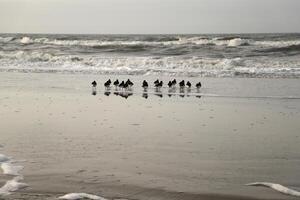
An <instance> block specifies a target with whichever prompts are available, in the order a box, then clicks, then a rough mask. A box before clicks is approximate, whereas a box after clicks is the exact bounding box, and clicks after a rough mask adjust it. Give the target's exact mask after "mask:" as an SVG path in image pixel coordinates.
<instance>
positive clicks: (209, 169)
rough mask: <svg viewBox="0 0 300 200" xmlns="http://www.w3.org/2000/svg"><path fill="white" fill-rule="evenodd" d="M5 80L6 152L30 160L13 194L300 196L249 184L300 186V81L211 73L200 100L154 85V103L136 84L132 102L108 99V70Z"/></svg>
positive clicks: (0, 101)
mask: <svg viewBox="0 0 300 200" xmlns="http://www.w3.org/2000/svg"><path fill="white" fill-rule="evenodd" d="M0 77H1V80H0V83H1V86H0V94H1V95H0V119H1V120H0V127H1V134H0V145H1V146H2V147H0V153H1V154H5V155H7V156H11V157H13V159H15V160H17V161H19V163H18V165H20V164H21V165H22V166H24V169H23V170H22V172H21V173H22V175H23V176H24V180H23V182H25V183H27V184H29V188H27V189H25V190H20V191H17V192H16V193H13V194H11V195H10V196H6V197H3V198H5V199H55V198H56V197H58V196H60V195H63V194H66V193H70V192H86V193H91V194H95V195H99V196H102V197H105V198H108V199H118V198H124V199H141V200H148V199H151V200H152V199H153V200H156V199H186V200H189V199H294V198H295V197H291V196H287V195H283V194H280V193H277V192H276V191H273V190H270V189H268V188H260V187H249V186H245V184H247V183H250V182H257V181H268V182H274V183H280V184H283V185H285V186H289V187H292V188H293V189H296V190H300V173H299V164H300V160H299V157H300V145H299V142H300V136H299V130H300V124H299V119H300V100H299V98H297V97H300V94H299V93H300V92H299V91H298V89H299V86H300V81H299V80H296V79H246V78H245V79H226V78H219V79H218V78H210V79H209V78H206V79H201V80H202V82H203V84H204V88H203V89H202V90H201V93H203V94H202V95H201V98H197V97H196V96H200V94H197V93H196V91H195V90H193V91H192V92H191V93H190V96H188V94H184V98H182V97H180V96H179V95H174V96H171V97H169V96H168V95H167V89H163V90H162V95H163V97H162V98H161V97H159V96H157V95H154V94H152V92H154V91H153V89H149V96H148V98H147V99H145V98H143V97H142V93H143V92H142V89H141V88H140V86H138V85H135V87H134V88H133V95H132V96H130V97H128V98H127V99H125V98H122V97H120V96H116V95H114V94H113V93H112V94H110V96H105V95H104V92H105V91H104V89H103V87H102V83H103V82H104V80H106V79H107V78H108V76H100V75H98V76H96V75H78V74H67V75H66V74H25V73H1V74H0ZM128 77H130V78H132V79H133V80H134V82H136V83H141V81H142V79H147V80H151V81H153V80H154V79H155V78H156V77H134V76H133V77H131V76H120V78H122V79H126V78H128ZM110 78H113V79H114V78H115V77H114V76H111V77H110ZM161 78H163V79H164V80H167V79H168V77H161ZM178 79H180V77H179V78H178ZM93 80H97V81H98V82H99V83H101V84H99V86H98V88H97V95H92V94H91V93H92V90H91V87H90V82H92V81H93ZM191 80H192V82H196V81H197V80H199V78H191ZM193 93H195V94H193ZM194 95H195V96H194ZM10 178H11V177H10V176H7V175H6V176H4V175H0V183H1V185H3V184H4V183H5V181H7V180H9V179H10Z"/></svg>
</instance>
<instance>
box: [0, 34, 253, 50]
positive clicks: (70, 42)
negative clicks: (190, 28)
mask: <svg viewBox="0 0 300 200" xmlns="http://www.w3.org/2000/svg"><path fill="white" fill-rule="evenodd" d="M12 40H18V41H19V42H20V44H23V45H28V44H34V43H38V44H52V45H59V46H89V47H99V46H102V47H106V46H107V47H109V46H135V45H144V46H157V45H164V46H170V45H190V44H193V45H216V46H230V47H234V46H241V45H250V44H251V42H250V41H248V40H245V39H241V38H236V37H228V39H226V38H224V39H220V38H207V37H170V38H156V39H154V38H147V39H142V40H129V41H124V40H106V39H105V40H85V39H75V38H66V37H62V38H54V39H53V38H52V39H50V38H31V37H29V36H25V37H22V38H19V39H10V40H8V39H6V40H4V39H3V41H2V42H9V41H12ZM0 42H1V39H0Z"/></svg>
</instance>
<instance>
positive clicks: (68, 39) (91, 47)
mask: <svg viewBox="0 0 300 200" xmlns="http://www.w3.org/2000/svg"><path fill="white" fill-rule="evenodd" d="M0 71H2V72H21V73H83V74H106V75H110V74H112V75H157V74H159V75H166V76H187V77H232V78H235V77H238V78H244V77H246V78H300V34H299V33H291V34H219V35H218V34H206V35H205V34H200V35H66V34H0Z"/></svg>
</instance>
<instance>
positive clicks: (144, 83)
mask: <svg viewBox="0 0 300 200" xmlns="http://www.w3.org/2000/svg"><path fill="white" fill-rule="evenodd" d="M142 87H143V88H144V89H146V88H148V83H147V81H145V80H144V81H143V85H142Z"/></svg>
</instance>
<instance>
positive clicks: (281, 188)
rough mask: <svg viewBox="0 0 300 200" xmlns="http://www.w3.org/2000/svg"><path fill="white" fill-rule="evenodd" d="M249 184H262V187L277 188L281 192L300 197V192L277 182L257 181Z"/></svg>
mask: <svg viewBox="0 0 300 200" xmlns="http://www.w3.org/2000/svg"><path fill="white" fill-rule="evenodd" d="M246 185H247V186H262V187H269V188H272V189H273V190H276V191H278V192H280V193H283V194H287V195H291V196H296V197H300V192H298V191H296V190H293V189H290V188H287V187H285V186H283V185H280V184H277V183H269V182H255V183H248V184H246Z"/></svg>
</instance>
